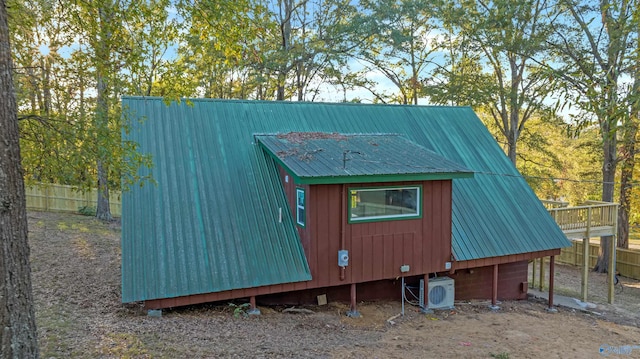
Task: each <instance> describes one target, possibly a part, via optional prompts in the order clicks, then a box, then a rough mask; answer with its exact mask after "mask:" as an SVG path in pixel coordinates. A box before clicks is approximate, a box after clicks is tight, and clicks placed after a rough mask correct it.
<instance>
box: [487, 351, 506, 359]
mask: <svg viewBox="0 0 640 359" xmlns="http://www.w3.org/2000/svg"><path fill="white" fill-rule="evenodd" d="M489 355H491V357H492V358H496V359H509V353H507V352H502V353H498V354H494V353H490V354H489Z"/></svg>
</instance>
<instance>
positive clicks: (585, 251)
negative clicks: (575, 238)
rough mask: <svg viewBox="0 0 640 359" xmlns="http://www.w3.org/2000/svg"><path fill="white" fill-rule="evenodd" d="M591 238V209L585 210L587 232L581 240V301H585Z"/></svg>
mask: <svg viewBox="0 0 640 359" xmlns="http://www.w3.org/2000/svg"><path fill="white" fill-rule="evenodd" d="M590 238H591V207H589V208H587V232H586V234H585V236H584V238H583V239H582V283H581V289H582V301H583V302H586V301H587V292H588V286H589V285H588V284H589V253H590V251H589V239H590Z"/></svg>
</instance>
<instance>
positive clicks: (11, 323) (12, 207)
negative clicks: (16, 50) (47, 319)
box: [0, 0, 39, 358]
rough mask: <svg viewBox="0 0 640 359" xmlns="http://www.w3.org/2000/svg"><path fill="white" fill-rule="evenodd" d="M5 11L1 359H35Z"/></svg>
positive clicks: (0, 54) (0, 26) (0, 62)
mask: <svg viewBox="0 0 640 359" xmlns="http://www.w3.org/2000/svg"><path fill="white" fill-rule="evenodd" d="M11 71H12V61H11V48H10V44H9V27H8V25H7V8H6V3H5V0H0V246H1V249H0V251H1V253H0V358H37V357H38V356H39V353H38V342H37V333H36V323H35V313H34V309H33V297H32V289H31V266H30V263H29V243H28V240H27V211H26V200H25V194H24V180H23V178H22V168H21V165H20V144H19V140H18V115H17V108H16V100H15V93H14V90H13V79H12V73H11Z"/></svg>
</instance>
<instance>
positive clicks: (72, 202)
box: [25, 184, 122, 217]
mask: <svg viewBox="0 0 640 359" xmlns="http://www.w3.org/2000/svg"><path fill="white" fill-rule="evenodd" d="M25 192H26V196H27V209H35V210H40V211H56V212H74V213H79V212H80V210H81V209H82V208H86V209H93V210H94V211H95V208H96V206H97V203H98V192H97V191H96V190H95V189H91V190H88V191H85V192H82V191H79V190H78V189H77V188H76V187H73V186H65V185H58V184H35V185H31V186H26V187H25ZM109 204H110V206H111V215H112V216H114V217H120V216H121V214H122V204H121V202H120V191H110V192H109Z"/></svg>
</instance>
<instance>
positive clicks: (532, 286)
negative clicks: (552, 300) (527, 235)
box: [531, 258, 538, 288]
mask: <svg viewBox="0 0 640 359" xmlns="http://www.w3.org/2000/svg"><path fill="white" fill-rule="evenodd" d="M537 261H538V260H537V259H536V258H533V262H532V265H531V268H532V270H531V288H535V287H536V263H537Z"/></svg>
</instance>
